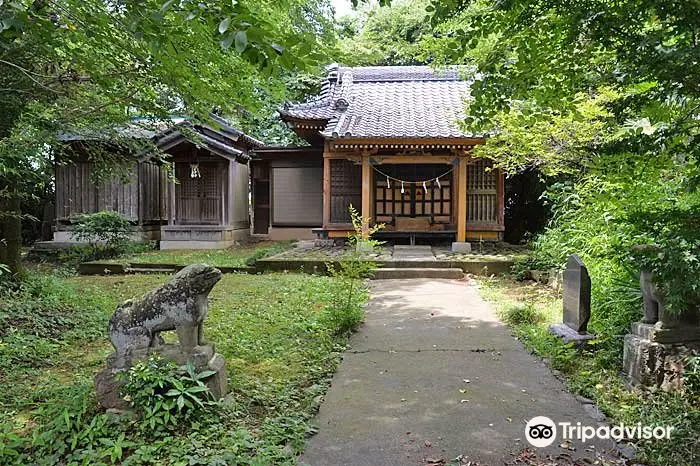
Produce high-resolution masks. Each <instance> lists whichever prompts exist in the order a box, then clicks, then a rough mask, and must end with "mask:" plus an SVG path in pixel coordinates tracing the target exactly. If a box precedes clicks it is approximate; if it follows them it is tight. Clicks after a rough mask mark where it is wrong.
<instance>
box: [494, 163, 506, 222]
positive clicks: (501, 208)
mask: <svg viewBox="0 0 700 466" xmlns="http://www.w3.org/2000/svg"><path fill="white" fill-rule="evenodd" d="M496 180H497V181H496V183H497V187H498V189H497V194H496V196H497V197H498V224H499V225H505V215H506V204H505V203H506V196H505V177H504V175H503V170H502V169H500V168H499V169H498V171H497V172H496Z"/></svg>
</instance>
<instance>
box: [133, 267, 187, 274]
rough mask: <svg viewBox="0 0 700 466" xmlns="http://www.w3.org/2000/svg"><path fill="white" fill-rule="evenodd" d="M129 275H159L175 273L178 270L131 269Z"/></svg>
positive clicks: (163, 268)
mask: <svg viewBox="0 0 700 466" xmlns="http://www.w3.org/2000/svg"><path fill="white" fill-rule="evenodd" d="M126 270H127V273H138V274H149V273H152V274H157V273H175V272H176V271H177V269H173V268H165V267H162V268H156V267H129V268H128V269H126Z"/></svg>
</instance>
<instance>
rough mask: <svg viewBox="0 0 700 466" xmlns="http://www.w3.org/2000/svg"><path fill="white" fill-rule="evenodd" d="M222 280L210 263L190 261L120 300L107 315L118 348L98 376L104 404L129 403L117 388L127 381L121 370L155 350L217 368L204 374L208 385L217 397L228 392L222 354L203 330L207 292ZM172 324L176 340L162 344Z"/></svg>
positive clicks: (183, 362) (196, 365) (182, 361)
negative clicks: (164, 279) (132, 296)
mask: <svg viewBox="0 0 700 466" xmlns="http://www.w3.org/2000/svg"><path fill="white" fill-rule="evenodd" d="M219 280H221V271H220V270H219V269H215V268H214V267H211V266H209V265H206V264H194V265H189V266H187V267H185V268H184V269H182V270H181V271H179V272H178V273H177V274H175V276H173V278H171V279H170V280H169V281H168V282H167V283H165V284H164V285H162V286H159V287H158V288H156V289H154V290H152V291H150V292H149V293H148V294H146V295H145V296H144V297H143V298H141V299H138V300H131V299H130V300H127V301H125V302H123V303H122V304H120V305H119V306H117V309H116V311H115V312H114V315H113V316H112V318H111V319H110V320H109V338H110V341H111V342H112V345H113V346H114V349H115V352H114V353H112V354H111V355H110V356H109V357H108V358H107V367H106V368H105V369H104V370H102V371H101V372H100V373H98V374H97V376H96V377H95V390H96V392H97V399H98V401H99V402H100V404H101V405H102V406H103V407H104V408H107V409H110V408H114V409H127V408H128V407H129V403H128V402H127V401H126V400H124V398H123V397H122V396H121V395H120V394H119V391H120V389H121V387H122V386H123V385H124V383H125V382H124V381H123V380H120V378H119V377H117V375H118V374H119V373H121V372H124V371H127V370H129V368H131V367H132V366H133V365H134V363H136V361H139V360H144V359H147V358H148V357H149V355H150V354H153V353H158V354H160V355H161V356H162V357H163V358H165V359H168V360H171V361H174V362H175V363H176V364H178V365H179V366H184V365H186V364H187V363H188V362H189V363H192V365H193V366H194V368H195V370H196V371H197V372H202V371H204V370H212V371H214V372H215V374H214V375H212V376H211V377H209V378H208V379H207V380H206V384H207V386H208V387H209V389H210V391H211V393H212V395H213V396H214V397H215V398H216V399H220V398H222V397H223V396H224V395H225V394H226V389H227V386H226V365H225V361H224V358H223V356H222V355H220V354H218V353H216V352H215V351H214V346H213V345H211V344H207V343H206V342H205V341H204V336H203V334H202V328H203V324H204V319H205V318H206V316H207V311H208V303H207V299H208V296H209V292H210V291H211V290H212V288H213V287H214V285H216V283H217V282H218V281H219ZM169 330H175V332H176V333H177V337H178V343H177V344H164V342H163V339H162V338H161V336H160V332H164V331H169Z"/></svg>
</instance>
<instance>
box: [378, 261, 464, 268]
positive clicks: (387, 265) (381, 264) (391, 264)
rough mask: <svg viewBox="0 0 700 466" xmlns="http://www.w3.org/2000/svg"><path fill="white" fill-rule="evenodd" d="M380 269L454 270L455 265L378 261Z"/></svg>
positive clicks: (450, 263)
mask: <svg viewBox="0 0 700 466" xmlns="http://www.w3.org/2000/svg"><path fill="white" fill-rule="evenodd" d="M377 264H378V266H379V267H384V268H389V269H424V268H427V269H453V268H456V266H455V264H453V263H452V262H449V261H436V260H435V259H434V258H433V259H430V260H402V259H393V260H388V261H377Z"/></svg>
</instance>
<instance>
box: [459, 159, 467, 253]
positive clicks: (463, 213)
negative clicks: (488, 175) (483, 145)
mask: <svg viewBox="0 0 700 466" xmlns="http://www.w3.org/2000/svg"><path fill="white" fill-rule="evenodd" d="M458 176H459V180H458V183H459V189H458V190H457V195H458V196H459V197H458V198H457V242H460V243H463V242H465V241H466V240H467V201H468V197H467V158H466V157H460V158H459V168H458Z"/></svg>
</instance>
